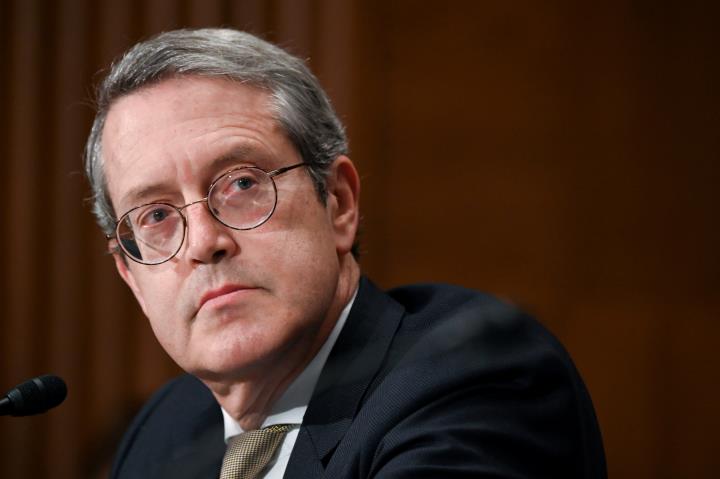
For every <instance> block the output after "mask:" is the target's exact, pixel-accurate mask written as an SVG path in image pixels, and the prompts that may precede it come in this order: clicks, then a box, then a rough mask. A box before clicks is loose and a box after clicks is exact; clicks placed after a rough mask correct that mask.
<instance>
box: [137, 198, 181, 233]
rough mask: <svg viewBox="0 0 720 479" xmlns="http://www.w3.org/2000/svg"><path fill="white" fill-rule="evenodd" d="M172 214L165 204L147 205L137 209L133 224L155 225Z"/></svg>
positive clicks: (164, 220)
mask: <svg viewBox="0 0 720 479" xmlns="http://www.w3.org/2000/svg"><path fill="white" fill-rule="evenodd" d="M171 215H172V209H171V208H170V207H169V206H167V205H159V204H158V205H148V206H147V207H146V208H143V209H141V210H140V211H138V215H137V219H136V220H135V224H137V225H138V226H143V227H147V226H157V225H159V224H161V223H163V222H166V221H167V219H168V218H169V217H170V216H171Z"/></svg>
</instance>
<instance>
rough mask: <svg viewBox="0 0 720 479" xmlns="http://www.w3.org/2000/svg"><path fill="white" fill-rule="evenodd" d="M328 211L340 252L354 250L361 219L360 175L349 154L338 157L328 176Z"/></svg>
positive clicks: (344, 252)
mask: <svg viewBox="0 0 720 479" xmlns="http://www.w3.org/2000/svg"><path fill="white" fill-rule="evenodd" d="M327 185H328V200H327V201H328V213H329V214H330V221H331V222H332V225H333V229H334V231H335V248H336V250H337V252H338V254H339V255H342V254H347V253H349V252H350V251H351V250H352V246H353V243H354V242H355V235H356V234H357V229H358V223H359V221H360V210H359V207H360V204H359V201H360V177H359V176H358V172H357V170H356V169H355V165H353V162H352V161H351V160H350V158H348V157H347V156H345V155H341V156H339V157H337V158H336V159H335V161H334V162H333V164H332V167H331V170H330V175H329V177H328V182H327Z"/></svg>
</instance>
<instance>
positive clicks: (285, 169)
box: [105, 162, 307, 266]
mask: <svg viewBox="0 0 720 479" xmlns="http://www.w3.org/2000/svg"><path fill="white" fill-rule="evenodd" d="M301 166H307V163H304V162H301V163H295V164H294V165H290V166H284V167H282V168H277V169H275V170H272V171H265V170H263V169H262V168H259V167H257V166H241V167H239V168H233V169H231V170H228V171H226V172H225V173H223V174H222V175H220V176H219V177H218V178H217V179H215V180H214V181H213V182H212V183H211V184H210V187H209V188H208V193H207V195H206V196H205V197H204V198H201V199H199V200H195V201H192V202H190V203H188V204H186V205H183V206H175V205H171V204H169V203H163V202H150V203H144V204H142V205H138V206H135V207H133V208H131V209H129V210H128V211H126V212H125V213H123V214H122V215H121V216H120V217H119V218H118V219H117V220H116V221H115V226H114V228H113V229H114V233H113V234H109V235H105V239H106V240H107V241H115V242H116V245H115V246H114V247H113V248H111V249H112V251H113V252H118V251H121V252H122V253H123V254H124V255H125V256H126V257H128V258H130V259H131V260H132V261H134V262H136V263H139V264H144V265H147V266H155V265H158V264H163V263H166V262H168V261H170V260H171V259H173V258H174V257H175V256H177V254H178V252H180V249H181V248H182V245H183V244H184V243H185V236H186V235H187V221H188V220H187V218H186V217H185V215H184V214H183V210H184V209H185V208H188V207H190V206H192V205H195V204H198V203H203V202H204V203H205V204H206V205H208V211H210V214H211V215H212V217H213V218H215V219H216V220H217V221H218V222H219V223H220V224H222V225H224V226H227V227H228V228H230V229H234V230H238V231H247V230H251V229H255V228H257V227H259V226H262V225H263V224H265V223H266V222H267V221H268V220H269V219H270V218H271V217H272V215H273V213H275V208H276V207H277V201H278V192H277V185H276V184H275V177H276V176H279V175H282V174H283V173H286V172H288V171H290V170H294V169H295V168H299V167H301ZM247 169H253V170H259V171H262V172H263V173H264V174H266V175H267V176H268V178H270V183H271V184H272V187H273V192H274V194H275V200H274V201H273V205H272V209H271V210H270V213H269V214H268V215H267V216H265V218H263V219H262V220H261V221H260V222H259V223H258V224H256V225H253V226H250V227H245V228H238V227H236V226H232V225H229V224H227V223H225V222H224V221H223V220H221V219H220V218H219V217H218V215H217V213H216V212H215V211H213V208H211V207H210V204H209V203H208V198H210V196H211V195H212V192H213V189H214V188H215V185H217V183H218V182H219V181H220V180H222V179H223V178H225V177H227V176H228V175H230V174H232V173H234V172H236V171H242V170H247ZM148 205H163V206H168V207H170V208H172V209H174V210H175V211H177V212H178V214H179V215H180V218H181V219H182V223H183V235H182V239H181V240H180V243H179V244H178V247H177V249H176V250H175V251H174V252H173V253H172V254H171V255H170V256H169V257H168V258H166V259H164V260H162V261H158V262H157V263H146V262H144V261H141V260H140V259H138V258H136V257H135V256H134V255H133V254H132V253H131V252H129V251H128V250H127V249H126V248H125V246H124V245H123V242H122V241H120V240H119V239H118V237H119V234H118V228H119V227H120V225H121V224H122V222H123V221H124V220H125V218H126V217H127V216H128V215H129V214H130V213H132V212H133V211H135V210H137V209H138V208H143V207H145V206H148Z"/></svg>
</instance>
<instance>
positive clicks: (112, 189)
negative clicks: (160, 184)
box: [101, 77, 284, 206]
mask: <svg viewBox="0 0 720 479" xmlns="http://www.w3.org/2000/svg"><path fill="white" fill-rule="evenodd" d="M278 133H280V134H281V131H280V126H279V124H278V122H277V121H276V120H275V118H274V115H273V113H272V108H271V97H270V95H269V93H268V92H267V91H266V90H262V89H260V88H258V87H254V86H248V85H244V84H240V83H237V82H233V81H230V80H225V79H214V78H204V77H180V78H172V79H168V80H164V81H162V82H160V83H158V84H155V85H152V86H149V87H146V88H143V89H140V90H138V91H136V92H133V93H131V94H129V95H126V96H124V97H121V98H119V99H118V100H117V101H116V102H115V103H114V104H113V105H112V106H111V107H110V110H109V112H108V115H107V118H106V121H105V125H104V128H103V134H102V145H101V149H102V156H103V163H104V165H103V166H104V173H105V178H106V181H107V187H108V193H109V195H110V198H111V199H113V203H116V202H117V200H118V198H119V197H120V196H122V195H123V194H124V192H125V191H127V189H128V188H130V187H134V186H135V184H134V183H137V182H138V181H140V180H141V178H142V177H145V176H153V177H160V178H161V177H164V176H168V175H173V174H176V173H177V171H176V170H177V168H178V167H180V166H183V162H184V163H185V165H184V167H186V168H190V170H191V171H189V172H188V173H187V174H188V175H190V176H192V174H193V171H192V169H193V168H195V167H197V166H198V165H199V164H200V162H198V161H191V160H196V159H197V158H201V157H202V156H203V155H207V154H210V153H211V152H212V151H213V149H215V150H219V149H222V148H223V147H224V145H223V143H222V142H223V141H227V140H228V138H233V137H238V138H242V139H244V140H246V141H247V142H250V143H252V142H256V143H260V144H262V143H263V142H267V139H268V138H269V137H271V136H273V135H275V134H278ZM283 136H284V135H283ZM261 146H263V145H261ZM217 154H222V152H220V151H218V152H217ZM116 206H117V205H116Z"/></svg>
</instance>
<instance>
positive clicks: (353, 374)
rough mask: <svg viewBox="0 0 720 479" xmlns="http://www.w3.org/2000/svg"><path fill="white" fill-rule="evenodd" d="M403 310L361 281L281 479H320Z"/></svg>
mask: <svg viewBox="0 0 720 479" xmlns="http://www.w3.org/2000/svg"><path fill="white" fill-rule="evenodd" d="M403 313H404V309H403V308H402V306H400V305H399V304H398V303H396V302H395V301H393V300H392V299H391V298H390V297H389V296H387V295H386V294H384V293H383V292H382V291H380V290H379V289H377V288H376V287H375V285H373V284H372V283H371V282H370V281H369V280H368V279H366V278H364V277H363V278H362V279H361V280H360V286H359V290H358V295H357V297H356V298H355V303H354V304H353V306H352V309H351V310H350V314H349V316H348V319H347V322H346V323H345V326H344V327H343V330H342V332H341V333H340V336H339V337H338V340H337V342H336V343H335V346H334V347H333V349H332V351H331V353H330V356H329V357H328V360H327V362H326V363H325V367H324V368H323V370H322V373H321V374H320V378H319V379H318V383H317V386H316V387H315V391H314V392H313V396H312V398H311V400H310V404H309V405H308V409H307V412H306V413H305V417H304V419H303V425H302V427H301V429H300V433H299V434H298V438H297V441H296V442H295V447H294V449H293V452H292V455H291V457H290V461H289V463H288V467H287V469H286V473H285V477H286V478H292V477H298V478H301V477H302V478H307V477H316V476H319V475H322V473H323V471H324V464H327V458H328V456H329V455H330V453H331V452H332V451H333V450H334V449H335V447H336V446H337V444H338V443H339V442H340V440H341V439H342V437H343V436H344V435H345V432H346V431H347V429H348V427H349V426H350V424H351V423H352V420H353V418H354V417H355V414H356V413H357V410H358V409H359V406H360V405H361V400H362V398H363V396H364V395H365V393H366V391H367V389H368V387H369V385H370V383H371V381H372V379H373V378H374V377H375V375H376V374H377V372H378V370H379V369H380V366H381V365H382V363H383V360H384V359H385V357H386V354H387V351H388V348H389V346H390V343H391V342H392V339H393V337H394V335H395V332H396V331H397V328H398V325H399V324H400V320H401V318H402V316H403Z"/></svg>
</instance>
